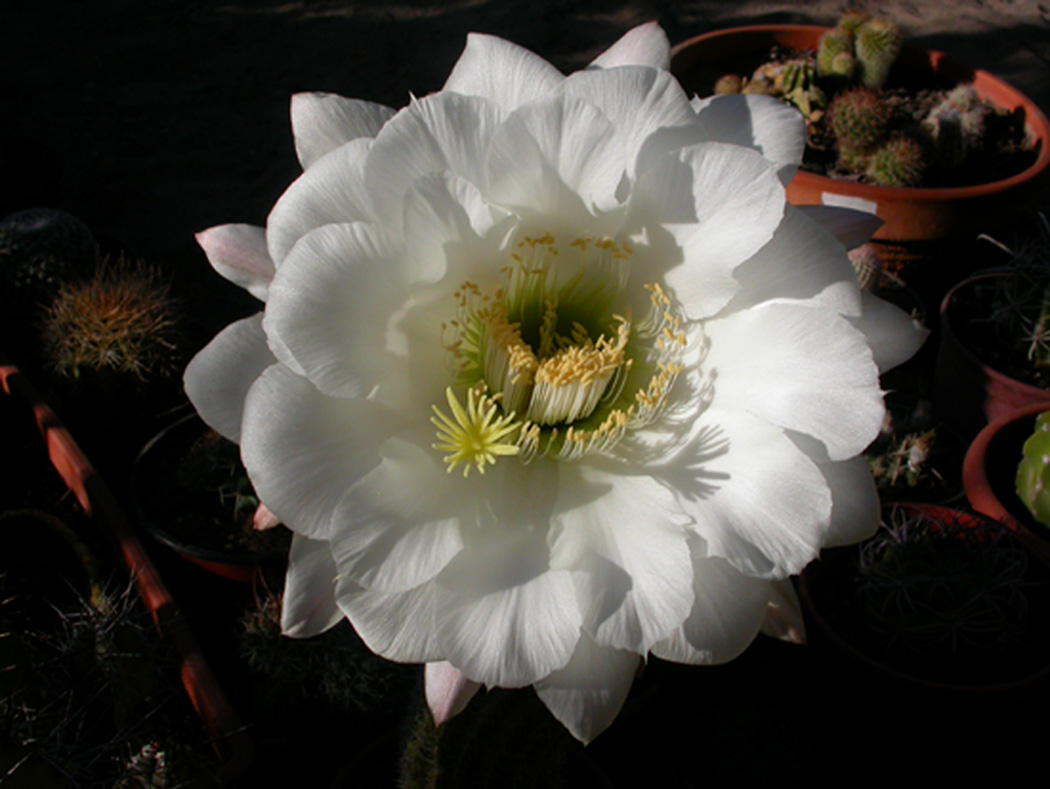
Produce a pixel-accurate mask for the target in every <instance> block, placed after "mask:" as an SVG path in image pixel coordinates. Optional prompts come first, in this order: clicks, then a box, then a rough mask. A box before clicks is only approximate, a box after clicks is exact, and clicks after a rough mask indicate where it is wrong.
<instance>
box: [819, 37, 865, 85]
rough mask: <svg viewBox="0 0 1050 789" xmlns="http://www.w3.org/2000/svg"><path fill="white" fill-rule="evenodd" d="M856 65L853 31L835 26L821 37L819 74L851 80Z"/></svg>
mask: <svg viewBox="0 0 1050 789" xmlns="http://www.w3.org/2000/svg"><path fill="white" fill-rule="evenodd" d="M856 67H857V58H856V57H855V56H854V54H853V34H852V33H850V32H849V31H848V30H843V29H842V28H841V27H835V28H832V29H831V30H829V31H828V32H827V33H825V34H824V35H823V36H821V37H820V44H819V45H818V47H817V74H818V76H821V77H832V78H835V79H840V80H849V79H852V78H853V73H854V71H855V70H856Z"/></svg>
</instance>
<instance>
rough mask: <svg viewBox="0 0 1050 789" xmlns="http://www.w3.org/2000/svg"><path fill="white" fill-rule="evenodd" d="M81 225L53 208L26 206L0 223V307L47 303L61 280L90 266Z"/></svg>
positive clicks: (92, 245)
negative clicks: (27, 207) (23, 209)
mask: <svg viewBox="0 0 1050 789" xmlns="http://www.w3.org/2000/svg"><path fill="white" fill-rule="evenodd" d="M97 255H98V244H97V243H96V242H95V237H94V236H93V235H91V231H90V230H88V228H87V226H86V225H85V224H84V223H83V222H81V221H80V220H79V219H77V218H76V217H75V216H73V215H72V214H68V213H66V212H65V211H60V210H58V209H57V208H29V209H26V210H25V211H18V212H16V213H14V214H11V215H9V216H7V217H4V219H3V220H2V221H0V306H2V307H4V308H5V309H19V310H25V309H29V308H31V307H32V306H33V305H34V304H36V303H38V302H47V301H49V300H50V299H51V297H52V296H53V295H54V293H55V291H57V290H58V288H59V286H60V285H61V284H62V282H63V281H65V280H66V279H68V278H69V276H70V275H71V274H73V275H75V274H77V273H78V271H80V270H84V269H86V268H87V267H89V266H91V265H92V264H93V263H94V262H95V258H96V257H97Z"/></svg>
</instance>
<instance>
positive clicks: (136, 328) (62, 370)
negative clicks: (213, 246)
mask: <svg viewBox="0 0 1050 789" xmlns="http://www.w3.org/2000/svg"><path fill="white" fill-rule="evenodd" d="M178 335H179V327H178V322H177V318H176V313H175V309H174V305H173V302H172V300H171V298H170V295H169V288H168V285H167V284H165V283H163V282H162V281H161V278H160V275H159V273H158V272H157V271H156V269H154V268H151V267H149V266H147V265H145V264H142V263H135V264H131V263H128V262H127V261H125V260H124V259H123V258H121V259H120V260H119V261H117V262H116V263H109V262H104V263H103V264H102V265H100V266H99V267H98V268H97V269H96V270H95V273H94V274H93V275H92V276H91V277H90V278H88V279H86V280H83V281H80V282H71V283H67V284H65V285H63V286H62V288H61V289H60V290H59V292H58V294H57V295H56V297H55V300H54V301H53V302H52V304H51V307H50V308H49V309H48V311H47V314H46V316H45V318H44V327H43V337H42V339H43V344H44V348H45V352H46V356H47V363H48V366H49V367H50V369H51V370H52V371H53V372H54V373H55V374H56V375H57V376H58V377H59V378H60V379H63V380H65V381H67V382H69V383H70V384H71V386H72V388H73V389H74V390H78V391H81V392H82V393H83V394H86V395H91V396H107V395H110V394H114V393H116V392H118V391H125V392H126V391H128V390H131V391H137V390H142V389H144V388H145V387H146V386H147V385H149V384H150V383H152V382H154V381H156V380H160V379H165V378H173V377H174V376H175V374H176V372H177V371H178V367H179V359H178V358H177V353H176V352H177V348H178V344H179V337H178Z"/></svg>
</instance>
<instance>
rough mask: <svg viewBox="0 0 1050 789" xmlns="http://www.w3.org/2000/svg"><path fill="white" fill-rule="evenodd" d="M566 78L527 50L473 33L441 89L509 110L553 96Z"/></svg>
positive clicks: (468, 37)
mask: <svg viewBox="0 0 1050 789" xmlns="http://www.w3.org/2000/svg"><path fill="white" fill-rule="evenodd" d="M563 79H565V78H564V77H563V76H562V75H561V72H559V71H558V69H556V68H554V66H552V65H551V64H550V63H548V62H547V61H546V60H544V59H543V58H541V57H540V56H539V55H535V54H533V53H532V52H530V51H529V50H527V49H525V48H524V47H519V46H518V45H517V44H512V43H510V42H509V41H504V40H503V39H502V38H496V37H495V36H487V35H483V34H481V33H470V34H469V35H468V36H467V46H466V49H464V50H463V54H462V55H460V57H459V60H458V61H456V65H455V67H454V68H453V69H452V73H451V74H449V76H448V79H447V80H446V81H445V87H444V88H442V90H443V91H451V92H453V93H463V94H466V95H468V96H481V97H483V98H486V99H490V100H492V101H494V102H496V103H497V104H499V105H500V106H502V107H503V108H504V109H505V110H508V111H510V110H513V109H515V108H516V107H519V106H520V105H522V104H525V103H526V102H529V101H533V100H534V99H539V98H542V97H544V96H547V95H549V94H551V93H553V92H554V91H555V90H557V88H558V86H559V85H561V82H562V80H563Z"/></svg>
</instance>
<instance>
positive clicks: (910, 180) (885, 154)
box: [865, 134, 926, 187]
mask: <svg viewBox="0 0 1050 789" xmlns="http://www.w3.org/2000/svg"><path fill="white" fill-rule="evenodd" d="M925 170H926V152H925V151H924V150H923V148H922V145H920V144H919V142H918V141H917V140H915V139H914V138H912V137H907V136H905V135H903V134H899V135H895V136H893V137H891V138H890V139H889V140H888V141H887V142H886V143H884V144H883V145H882V146H880V147H879V148H878V149H877V150H876V151H875V152H874V153H872V155H871V158H869V159H868V167H867V169H866V170H865V175H867V176H868V178H870V179H871V180H872V181H873V182H875V183H876V184H878V185H879V186H894V187H906V186H917V185H918V184H919V182H920V181H921V180H922V175H923V173H924V172H925Z"/></svg>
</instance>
